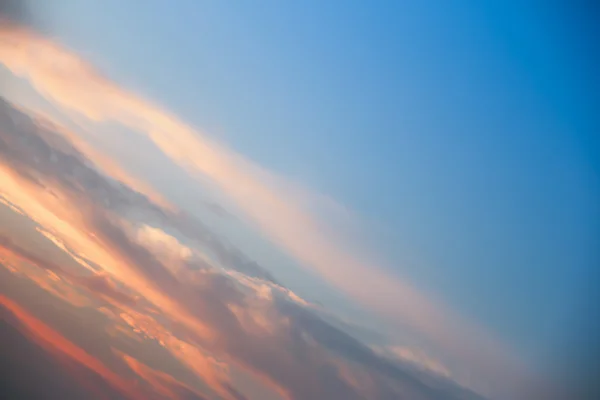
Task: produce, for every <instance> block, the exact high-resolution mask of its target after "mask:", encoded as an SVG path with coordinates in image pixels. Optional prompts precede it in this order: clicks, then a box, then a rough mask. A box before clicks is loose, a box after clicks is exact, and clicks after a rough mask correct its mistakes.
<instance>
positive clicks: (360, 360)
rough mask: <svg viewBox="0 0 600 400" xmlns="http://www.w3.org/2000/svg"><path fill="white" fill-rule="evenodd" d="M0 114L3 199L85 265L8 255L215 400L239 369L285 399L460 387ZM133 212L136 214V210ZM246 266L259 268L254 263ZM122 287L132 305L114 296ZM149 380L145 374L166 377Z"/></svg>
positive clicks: (424, 393) (237, 391) (452, 393)
mask: <svg viewBox="0 0 600 400" xmlns="http://www.w3.org/2000/svg"><path fill="white" fill-rule="evenodd" d="M4 107H5V108H6V107H9V106H8V105H6V104H5V105H4ZM0 111H2V110H0ZM4 111H6V110H4ZM7 112H9V113H12V114H14V115H19V117H18V119H19V120H20V121H21V123H19V124H18V126H12V127H11V126H7V125H5V126H4V129H2V130H0V156H1V157H0V188H1V190H2V192H3V196H4V197H3V198H5V199H6V202H8V204H14V205H16V206H18V210H19V211H20V213H19V215H21V216H22V217H25V216H26V217H27V218H31V219H32V220H34V221H35V222H36V223H37V225H34V226H35V228H39V229H40V230H38V232H39V233H41V232H44V233H43V236H44V237H46V238H47V239H48V243H49V244H52V245H54V246H56V247H57V248H59V249H61V250H62V251H63V252H64V254H65V255H67V256H69V257H71V259H72V261H73V262H72V264H73V265H74V266H79V267H80V269H81V271H83V272H85V274H81V275H80V274H79V273H77V274H76V273H74V272H72V271H71V270H70V269H69V270H67V268H66V267H65V266H62V264H61V265H59V264H58V263H56V262H52V261H50V260H49V259H45V258H44V257H42V256H40V255H38V254H37V253H36V252H32V251H28V250H27V249H26V248H24V247H22V246H17V245H16V244H15V242H14V241H12V240H11V238H4V240H3V242H2V244H3V246H4V248H5V249H7V251H10V252H11V254H12V255H13V256H14V255H16V256H18V257H20V258H21V259H22V260H24V261H27V262H28V263H32V264H35V265H37V266H38V267H40V268H42V269H43V270H47V271H52V272H53V273H54V274H56V275H57V276H60V277H61V279H65V280H66V279H69V280H70V282H71V283H72V284H73V286H74V287H77V288H81V289H85V290H88V291H89V292H90V293H93V294H99V297H100V298H101V299H103V300H112V301H108V302H107V303H108V305H106V304H105V305H103V307H108V306H110V307H111V309H112V310H114V311H110V312H108V311H106V310H105V311H104V312H103V314H102V315H106V316H107V318H109V320H111V321H112V322H113V323H115V324H116V323H118V324H119V325H118V326H119V328H114V332H115V334H116V335H119V332H129V333H128V334H124V335H126V336H127V337H135V336H136V335H137V336H139V337H140V338H141V339H142V340H141V341H140V343H141V344H143V343H146V341H152V342H153V343H154V344H155V345H156V346H155V347H154V349H155V350H156V349H157V348H159V349H160V351H166V352H167V353H168V354H169V355H170V356H171V358H173V359H175V360H177V362H178V363H179V364H180V365H181V366H183V367H184V368H185V370H186V371H188V372H191V373H192V374H193V375H194V376H195V377H196V378H198V379H199V380H201V381H202V382H204V383H205V384H206V386H207V387H208V389H207V390H210V391H212V392H213V393H215V395H216V396H219V397H221V398H223V399H240V398H243V397H241V396H243V395H246V391H249V392H250V393H252V391H253V390H256V389H254V387H251V388H248V387H247V386H248V385H246V386H243V385H241V384H240V382H238V381H236V380H235V379H233V376H240V375H243V376H246V377H248V380H250V381H252V382H255V386H256V385H257V386H259V387H261V388H263V390H265V391H266V392H268V393H270V395H271V396H275V398H283V399H290V400H301V399H307V398H332V399H337V398H343V399H348V400H352V399H357V400H358V399H364V398H373V399H385V398H394V397H398V396H400V395H401V394H404V395H406V394H407V393H409V394H411V395H414V396H415V397H416V398H422V399H427V400H429V399H435V398H440V397H446V398H449V399H452V398H456V399H458V398H461V397H460V396H463V394H464V393H465V392H463V391H459V390H458V389H457V386H456V385H453V384H452V383H451V382H444V383H443V385H442V386H441V387H440V385H441V384H440V382H438V381H436V384H435V385H430V384H429V383H427V382H425V381H423V380H422V379H421V376H420V375H415V374H414V373H413V371H412V370H410V369H405V368H403V367H401V366H398V365H395V364H392V363H390V362H389V361H388V360H385V359H384V358H382V357H380V356H379V355H377V354H376V353H374V352H373V351H372V350H371V349H370V348H369V347H367V346H366V345H364V344H362V343H361V342H360V341H358V340H356V339H355V338H353V337H352V336H350V335H348V334H346V333H345V332H343V331H341V330H340V329H337V328H335V327H333V326H332V325H331V324H329V323H327V322H326V321H325V320H323V319H321V318H319V317H318V316H317V315H316V313H314V312H313V309H312V308H311V306H310V304H308V303H307V302H305V301H303V300H302V299H300V298H298V297H297V296H295V295H293V293H292V292H290V291H289V290H288V289H286V288H284V287H282V286H280V285H278V284H276V283H275V282H273V281H271V280H269V279H267V278H264V277H261V275H260V273H257V274H252V273H251V272H252V268H246V269H244V268H240V265H238V264H236V263H243V262H245V261H246V259H245V258H244V257H243V254H241V252H239V251H236V250H235V249H233V248H230V247H226V246H225V245H223V244H220V242H219V241H218V239H217V238H216V237H215V236H214V235H212V234H211V233H210V231H207V230H206V228H205V227H204V226H203V225H202V224H201V222H198V221H195V220H194V219H187V218H182V214H179V213H171V212H169V211H168V210H165V209H163V208H161V207H160V206H158V205H156V204H154V203H152V202H150V201H148V199H147V197H146V196H143V195H142V194H140V193H139V192H136V191H134V190H132V188H130V187H127V186H124V185H115V183H114V180H112V178H110V177H108V176H105V175H102V174H100V173H98V172H97V170H96V166H95V165H94V164H93V163H92V162H91V161H90V160H89V159H87V158H86V157H85V156H84V155H83V154H81V153H78V152H76V151H74V150H73V149H72V148H71V147H70V145H69V142H66V143H64V142H63V143H62V144H59V143H58V142H56V141H54V140H52V139H50V138H49V136H48V135H49V132H44V133H43V134H39V131H38V125H36V124H28V123H27V119H26V118H25V116H24V115H21V114H18V113H15V111H14V110H11V111H7ZM23 121H24V122H23ZM8 128H10V129H8ZM131 210H136V211H137V213H136V214H135V217H132V213H131V212H130V211H131ZM183 222H185V223H183ZM148 226H149V227H152V228H147V227H148ZM158 226H164V229H162V228H161V229H159V228H158ZM35 228H32V231H35V230H34V229H35ZM167 232H175V233H174V234H173V235H170V234H168V233H167ZM174 235H177V237H181V240H180V239H176V238H175V236H174ZM184 243H185V244H184ZM198 243H203V244H204V245H205V247H206V248H208V249H211V251H212V252H213V253H214V256H215V257H214V258H215V260H214V263H215V265H212V264H211V265H208V264H207V263H205V264H203V265H202V266H198V265H194V264H193V260H194V256H192V257H191V258H190V253H191V254H192V255H195V254H200V253H201V251H202V250H201V249H200V247H202V246H198V245H197V244H198ZM188 250H189V251H188ZM170 262H173V263H175V264H177V265H178V266H179V267H178V268H177V269H175V270H174V269H173V268H172V267H170V266H169V265H166V263H170ZM222 264H224V265H222ZM255 270H257V271H258V272H260V269H258V266H257V267H255ZM249 271H250V272H249ZM92 272H93V275H90V273H92ZM246 272H247V273H246ZM82 276H83V277H84V278H82ZM63 277H64V278H63ZM119 292H122V293H123V294H126V295H127V296H128V297H127V298H129V299H132V300H133V299H135V302H134V301H131V302H128V301H127V298H120V297H119V294H118V293H119ZM109 293H110V294H111V295H110V296H109V295H108V294H109ZM118 300H120V301H118ZM116 316H118V318H117V317H116ZM124 329H129V331H127V330H124ZM140 343H138V344H140ZM156 351H158V350H156ZM148 367H149V368H152V369H154V367H153V366H151V365H149V364H148ZM232 371H235V374H234V373H233V372H232ZM145 372H147V373H148V374H150V375H152V374H151V373H150V372H148V371H146V370H145ZM152 377H153V379H155V381H153V383H155V384H157V383H161V384H165V385H166V382H165V381H164V379H162V380H160V379H161V378H158V377H157V375H152ZM163 378H164V377H163ZM157 380H160V382H159V381H157ZM357 382H358V383H357ZM171 383H172V382H171ZM187 384H188V383H187V382H186V385H187ZM169 388H171V389H173V387H172V386H169ZM243 389H246V390H243ZM457 393H458V394H457ZM467 393H468V392H467ZM469 396H471V398H476V397H475V395H473V394H472V393H469ZM247 397H250V396H247ZM463 397H464V396H463ZM260 398H262V397H260ZM467 398H468V397H467Z"/></svg>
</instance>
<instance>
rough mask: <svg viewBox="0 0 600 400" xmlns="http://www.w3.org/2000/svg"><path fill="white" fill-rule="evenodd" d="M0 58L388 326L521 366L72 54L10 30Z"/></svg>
mask: <svg viewBox="0 0 600 400" xmlns="http://www.w3.org/2000/svg"><path fill="white" fill-rule="evenodd" d="M0 60H1V61H2V62H3V63H4V64H5V65H6V66H7V67H8V68H9V69H10V70H12V71H13V72H14V73H15V74H18V75H20V76H23V77H27V78H28V79H29V80H30V82H31V83H32V84H33V86H34V87H36V88H37V89H38V91H39V92H40V93H42V94H43V95H45V96H46V97H47V98H49V99H51V100H53V101H54V102H56V103H57V104H59V105H61V106H63V107H65V108H66V109H68V110H70V111H75V112H79V113H81V114H83V115H85V116H87V117H88V118H90V119H91V120H94V121H114V122H117V123H120V124H122V125H124V126H126V127H128V128H131V129H132V130H134V131H136V132H138V133H141V134H144V135H147V137H148V138H150V139H151V140H152V141H153V142H154V143H155V144H156V145H157V147H158V148H160V149H161V150H162V151H163V152H164V153H165V154H166V155H168V156H169V157H170V158H171V159H172V160H174V161H175V162H176V163H178V164H179V165H180V166H181V167H182V168H183V169H185V170H186V171H187V172H188V173H189V174H190V175H191V176H193V177H194V178H196V179H197V180H198V182H206V180H207V179H208V181H209V182H211V183H212V184H214V185H215V186H216V187H218V188H219V189H220V190H221V191H223V192H224V193H225V194H227V195H228V196H229V197H230V198H231V199H232V200H233V201H234V202H235V203H236V204H237V206H238V207H239V209H241V210H242V211H243V212H244V213H245V214H246V215H247V216H248V217H249V218H250V219H251V220H252V221H253V222H254V223H255V224H256V226H258V227H259V228H260V229H261V230H262V231H264V232H265V233H266V234H267V235H268V236H269V237H270V239H271V240H272V241H273V242H275V243H276V244H278V245H281V246H282V247H283V248H284V249H285V250H286V251H287V252H289V253H290V254H291V255H292V256H294V257H295V258H296V259H298V260H299V261H300V262H301V263H302V264H303V265H305V266H307V267H310V268H312V269H313V270H314V271H316V272H318V273H319V274H320V275H321V276H323V277H324V278H325V279H326V280H327V281H329V282H330V283H333V284H334V285H336V286H338V287H339V288H341V289H342V290H344V291H345V292H346V293H348V294H350V295H351V296H352V297H354V298H355V299H356V300H358V301H359V302H361V303H362V304H364V305H366V306H368V307H370V308H372V309H374V310H376V311H377V312H379V313H380V314H381V315H382V316H384V317H385V318H386V320H387V321H389V322H390V323H391V324H393V325H394V326H395V327H405V326H407V325H409V326H411V327H412V328H413V329H415V330H416V331H417V332H419V334H420V335H421V336H423V337H425V338H427V339H428V340H430V341H431V342H433V343H434V344H435V345H436V346H438V347H440V348H442V349H443V350H444V351H445V352H447V353H451V355H452V356H453V357H455V358H457V359H459V360H461V361H462V362H463V363H464V364H466V365H469V366H471V367H472V368H475V369H476V370H477V371H478V372H480V373H483V374H486V375H487V376H488V377H496V376H498V374H500V375H502V374H503V373H504V372H505V371H507V370H510V371H514V370H517V369H520V368H521V367H520V365H519V363H518V361H516V360H515V357H514V355H512V354H510V352H509V351H507V350H506V349H505V348H503V347H502V346H501V345H500V344H499V343H497V342H495V341H494V340H493V339H491V338H490V337H489V335H488V334H487V333H485V332H482V331H481V330H480V329H479V328H477V327H475V326H473V325H471V324H470V323H469V322H468V321H466V320H465V319H464V318H461V317H460V316H459V315H457V314H456V313H455V312H453V311H452V310H450V309H448V308H447V307H444V306H443V305H441V304H440V303H439V302H436V301H434V300H432V298H431V296H428V295H425V294H424V293H422V292H421V291H419V290H417V289H416V288H415V287H413V286H412V285H411V284H410V283H408V282H406V281H404V280H400V279H397V278H395V277H393V276H390V275H389V274H387V273H386V272H384V270H383V269H382V268H381V267H380V266H378V265H374V264H373V263H370V262H368V261H366V260H363V259H361V257H360V255H356V254H353V253H351V252H348V251H346V249H345V248H344V246H343V244H342V243H340V241H339V239H337V238H336V237H331V235H328V234H325V232H326V229H324V227H323V226H322V225H321V223H320V222H319V221H318V220H316V219H315V218H313V217H312V215H311V214H310V213H309V212H307V211H306V210H305V209H304V208H303V207H302V202H299V201H297V199H296V198H295V196H296V195H297V194H298V193H299V192H301V191H298V190H296V188H293V186H292V187H291V186H290V184H289V183H287V182H286V181H284V180H282V179H281V178H280V177H278V176H276V175H274V174H272V173H270V172H269V171H267V170H264V169H262V168H261V167H259V166H258V165H256V164H254V163H252V162H251V161H249V160H246V159H244V158H243V157H242V156H240V155H239V154H236V153H235V152H233V151H231V150H229V149H227V148H225V147H224V146H221V145H219V144H218V143H216V142H214V141H212V140H210V139H209V138H207V137H206V136H205V135H202V134H201V133H200V132H198V131H196V130H194V129H192V128H191V127H190V126H188V125H186V124H185V123H183V122H182V121H180V120H179V119H178V118H177V117H175V116H174V115H172V114H170V113H168V112H166V111H164V110H162V109H161V108H160V107H158V106H156V105H154V104H152V103H151V102H149V101H147V100H144V99H142V98H140V97H138V96H136V95H135V94H133V93H131V92H128V91H127V90H125V89H122V88H120V87H118V86H117V85H116V84H114V83H112V82H111V81H109V80H108V79H106V78H105V77H103V76H102V75H100V74H99V73H98V72H97V71H96V70H95V69H94V68H93V66H91V65H89V64H87V63H86V62H85V60H82V59H81V58H79V57H78V56H77V55H75V54H73V53H71V52H69V51H67V50H66V49H64V48H62V47H60V46H59V45H58V44H56V43H53V42H51V41H49V40H47V39H45V38H43V37H40V36H38V35H36V34H34V33H32V32H30V31H28V30H25V29H20V28H13V29H4V30H3V32H2V33H0ZM504 378H507V377H506V376H504Z"/></svg>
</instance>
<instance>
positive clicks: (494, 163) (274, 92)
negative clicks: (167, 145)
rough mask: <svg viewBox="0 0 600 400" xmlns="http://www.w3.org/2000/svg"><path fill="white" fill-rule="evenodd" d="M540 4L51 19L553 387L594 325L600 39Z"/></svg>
mask: <svg viewBox="0 0 600 400" xmlns="http://www.w3.org/2000/svg"><path fill="white" fill-rule="evenodd" d="M50 3H52V4H50ZM531 3H533V2H523V1H503V2H490V1H483V2H474V1H448V2H443V4H441V3H438V4H437V6H436V5H433V4H432V3H428V2H417V1H413V2H377V4H374V3H372V2H344V3H343V4H341V3H339V2H338V3H336V2H319V1H314V2H296V3H292V2H278V1H261V2H239V3H237V4H235V6H234V5H232V4H226V3H225V2H216V1H194V0H187V1H178V2H165V1H150V0H149V1H127V2H123V1H118V0H106V1H102V2H97V1H89V0H60V1H53V2H43V1H40V2H39V4H36V5H35V9H36V10H39V15H40V17H41V19H42V20H44V21H47V25H46V28H47V30H48V31H49V32H51V36H52V37H55V38H57V39H58V40H60V41H61V42H62V43H64V44H65V45H66V46H68V47H70V48H72V49H73V50H75V51H76V52H78V53H80V54H82V55H83V56H84V57H85V58H86V59H88V60H90V61H92V62H93V63H94V64H95V65H97V66H99V67H100V69H101V70H102V71H103V72H105V73H106V74H107V75H108V76H109V77H110V78H112V79H114V80H115V81H117V82H118V83H120V84H121V85H123V86H125V87H127V88H130V89H132V90H133V91H135V92H137V93H140V94H142V95H144V96H146V97H148V98H151V99H153V100H155V101H156V102H158V103H159V104H162V105H165V106H166V107H168V108H169V109H171V110H173V111H174V112H175V113H176V114H177V115H179V116H181V117H182V118H183V119H184V120H186V121H188V122H190V123H191V124H192V125H193V126H195V127H199V128H200V129H202V130H203V131H205V132H207V133H208V134H209V135H212V136H213V137H215V138H217V139H218V140H220V141H223V142H225V143H227V144H228V145H229V146H230V147H232V148H233V149H235V150H236V151H238V152H240V153H241V154H243V155H245V156H247V157H248V158H250V159H252V160H254V161H256V162H258V163H259V164H261V165H263V166H264V167H266V168H268V169H270V170H274V171H277V172H278V173H280V174H281V175H283V176H285V177H288V178H290V179H291V180H294V181H296V182H300V183H301V184H303V185H305V186H307V187H310V188H312V189H314V190H315V191H317V192H320V193H326V194H327V195H329V196H331V197H332V198H334V199H336V200H337V201H338V202H340V203H342V204H343V205H344V206H345V207H347V209H348V210H351V211H349V212H351V213H352V214H353V215H354V214H356V215H358V216H359V217H360V220H361V228H360V229H356V232H354V229H353V228H352V233H351V235H352V236H353V238H354V239H353V240H361V241H362V242H365V243H367V245H368V246H367V247H369V248H370V249H371V250H370V251H372V252H373V253H374V254H377V257H378V258H380V259H382V260H385V261H384V263H385V265H386V267H387V268H388V269H389V270H390V271H391V272H392V273H393V274H395V275H397V276H400V277H406V278H408V279H409V280H411V281H412V282H415V284H416V286H418V287H420V288H423V289H424V290H426V291H427V292H429V293H432V294H434V295H435V296H436V297H437V298H438V299H440V300H441V301H443V302H444V303H447V304H449V305H450V307H451V308H453V309H456V310H458V311H459V312H461V313H462V314H463V315H465V316H466V317H468V318H469V319H472V320H474V321H476V322H477V323H479V324H480V325H482V326H484V327H485V328H486V329H488V330H489V331H490V332H493V333H494V334H495V335H496V336H497V337H498V338H499V339H500V340H501V341H503V342H505V343H507V344H508V345H510V346H511V347H512V348H514V349H515V351H516V352H517V353H518V354H520V355H521V356H522V357H523V358H524V359H525V361H526V362H528V363H531V364H533V365H535V366H536V367H537V368H541V369H548V368H550V369H551V368H552V365H553V364H554V363H556V362H559V361H560V360H562V359H563V357H564V356H565V353H564V352H563V351H562V349H565V352H566V351H567V350H566V349H567V347H565V346H567V345H568V344H569V343H571V342H572V341H573V340H574V336H573V335H577V334H578V332H581V329H582V327H585V326H588V325H590V324H591V322H589V321H588V318H590V315H589V313H590V308H589V303H588V301H591V297H592V290H593V289H592V288H591V286H589V282H590V281H591V277H592V275H593V274H594V266H595V265H597V262H598V259H599V254H598V246H597V245H596V243H597V238H598V234H599V233H600V232H598V231H599V223H598V222H599V218H600V213H599V208H598V202H599V199H600V197H599V196H600V185H599V183H600V182H599V174H600V154H599V153H598V148H599V146H598V145H599V139H598V135H597V134H598V132H599V128H600V125H599V123H598V122H599V121H598V117H597V113H596V110H595V109H594V104H598V103H600V102H599V100H600V99H598V93H599V91H598V89H600V86H599V85H598V83H599V82H598V76H597V73H596V70H594V68H593V66H597V59H596V58H595V55H594V51H595V50H596V45H595V44H594V43H593V41H594V34H596V33H598V32H597V28H594V25H593V22H594V21H592V18H593V17H591V16H586V13H585V12H584V9H583V7H581V8H577V7H575V6H561V7H551V6H548V5H546V7H544V8H539V7H535V6H533V5H532V4H531ZM565 3H566V2H565ZM596 37H597V36H596ZM148 175H150V174H148ZM148 179H150V180H152V176H148ZM162 184H163V188H165V187H166V188H167V189H168V182H167V183H165V182H163V183H162ZM172 190H173V192H174V193H175V192H176V191H177V188H175V187H173V188H172ZM340 219H342V221H341V222H339V223H340V224H341V225H344V224H346V221H345V217H344V216H341V217H340ZM333 222H334V223H336V221H333ZM268 267H269V268H271V269H272V271H273V272H274V273H275V275H276V276H284V277H285V276H286V272H285V271H278V267H277V266H276V265H273V266H272V265H269V266H268ZM280 268H284V267H280ZM290 276H292V275H290ZM594 276H595V275H594ZM285 283H286V284H289V285H290V286H293V285H294V283H293V282H285ZM315 290H317V289H315ZM312 295H313V296H314V298H315V299H317V300H319V299H320V296H321V295H320V294H319V292H318V290H317V292H316V294H312ZM322 296H323V297H324V296H325V294H323V295H322Z"/></svg>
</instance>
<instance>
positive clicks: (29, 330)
mask: <svg viewBox="0 0 600 400" xmlns="http://www.w3.org/2000/svg"><path fill="white" fill-rule="evenodd" d="M0 307H3V308H4V309H5V310H6V311H7V312H8V313H9V315H5V316H4V318H7V319H8V320H9V321H11V323H12V325H13V326H15V327H17V328H18V329H19V330H20V331H21V332H22V333H23V334H24V335H26V336H27V337H29V339H30V340H31V341H33V342H34V343H37V344H38V345H39V346H41V347H42V348H44V349H45V350H46V351H47V352H49V353H52V354H54V355H56V356H57V357H60V358H66V359H67V360H69V361H72V362H75V363H76V364H77V365H78V366H81V367H84V368H86V369H87V370H89V371H91V372H93V373H95V374H97V375H98V376H99V377H100V378H101V379H103V380H104V381H105V382H106V383H107V384H108V385H110V387H112V388H113V389H114V390H116V391H117V392H118V393H120V395H121V397H123V398H128V399H140V400H141V399H144V398H145V397H144V396H143V395H142V394H141V393H139V392H138V391H137V390H135V388H134V387H133V385H132V384H131V382H128V381H126V380H125V379H123V378H121V377H120V376H119V375H117V374H115V373H114V372H113V371H111V370H110V369H109V368H108V367H106V366H105V365H104V364H103V363H101V362H100V361H99V360H98V359H96V358H95V357H93V356H91V355H90V354H88V353H87V352H85V351H84V350H83V349H82V348H80V347H78V346H77V345H75V344H73V343H72V342H70V341H69V340H68V339H66V338H65V337H64V336H62V335H61V334H60V333H59V332H57V331H55V330H54V329H52V328H50V327H49V326H48V325H46V324H44V323H43V322H42V321H40V320H38V319H37V318H36V317H34V316H33V315H31V314H30V313H29V312H28V311H27V310H25V309H24V308H22V307H21V306H19V305H18V304H16V303H15V302H14V301H12V300H10V299H9V298H7V297H4V296H1V295H0ZM107 395H108V394H107Z"/></svg>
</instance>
